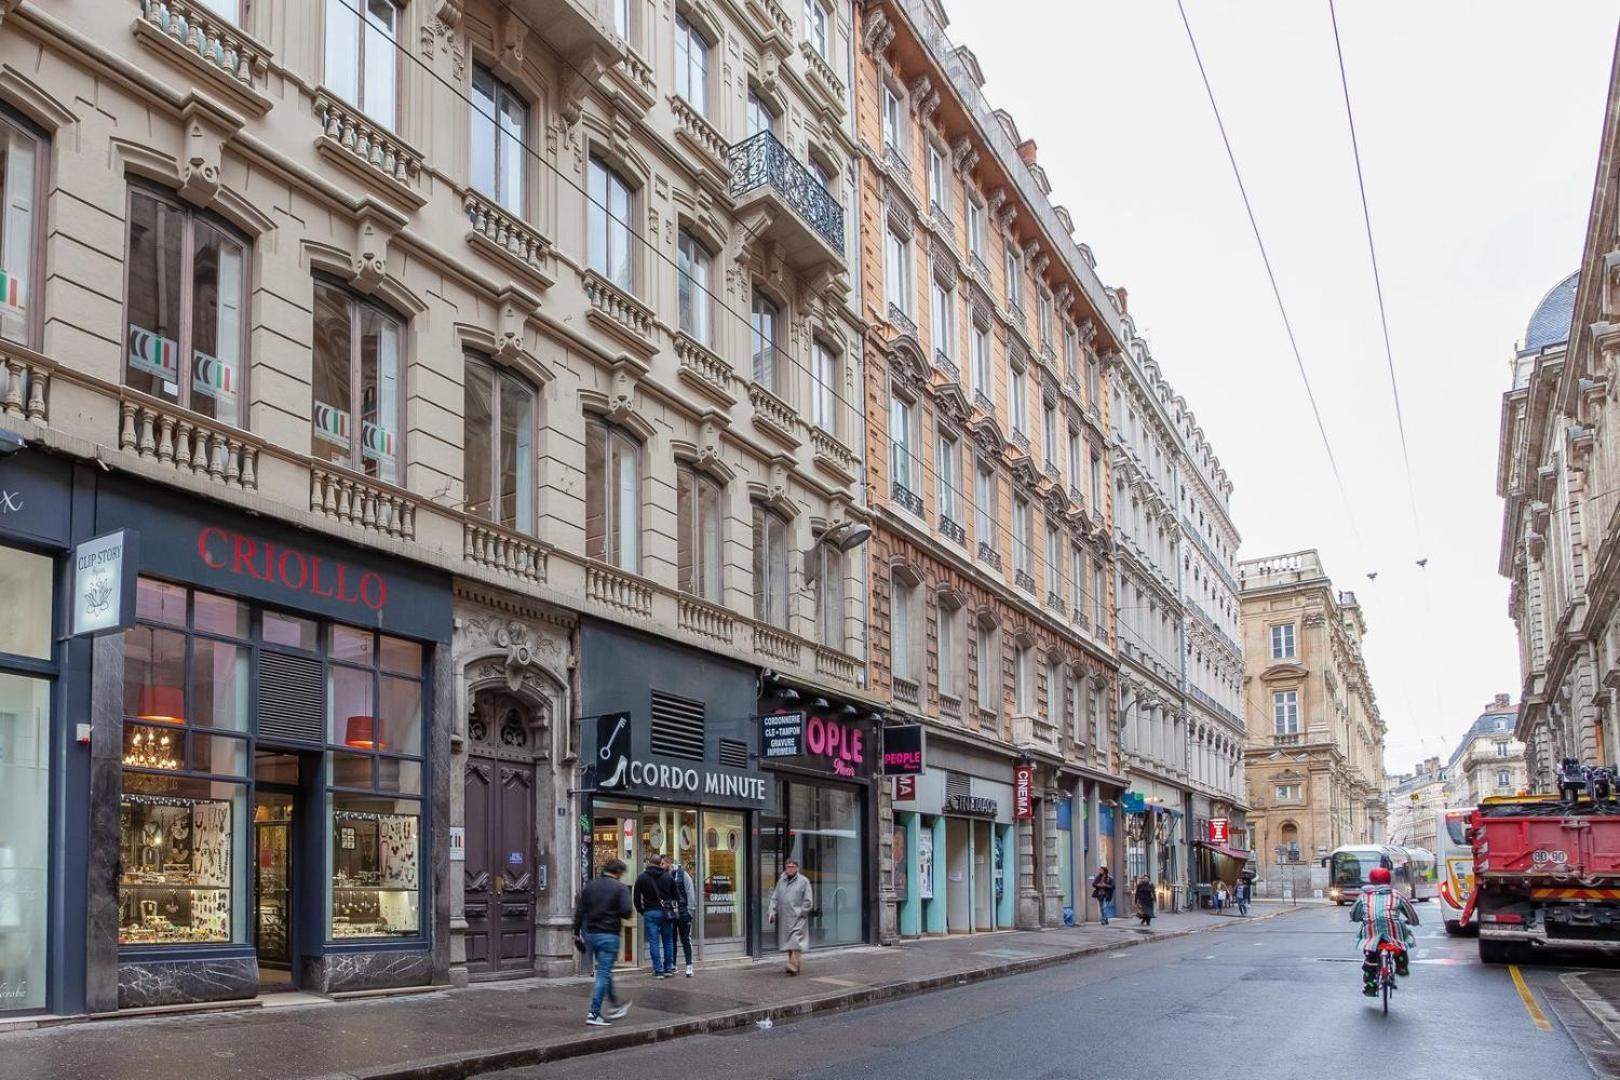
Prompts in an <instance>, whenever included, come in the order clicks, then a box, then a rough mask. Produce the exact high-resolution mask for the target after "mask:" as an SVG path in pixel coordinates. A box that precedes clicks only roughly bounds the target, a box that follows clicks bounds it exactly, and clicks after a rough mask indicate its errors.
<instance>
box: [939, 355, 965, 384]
mask: <svg viewBox="0 0 1620 1080" xmlns="http://www.w3.org/2000/svg"><path fill="white" fill-rule="evenodd" d="M934 367H935V368H936V369H937V370H938V371H939V372H940V373H941V374H943V375H945V376H946V377H947V378H949V379H950V380H951V382H954V383H959V382H961V381H962V371H961V369H960V368H958V367H957V366H956V361H954V360H952V359H951V358H950V357H949V356H947V355H945V350H944V349H935V350H934Z"/></svg>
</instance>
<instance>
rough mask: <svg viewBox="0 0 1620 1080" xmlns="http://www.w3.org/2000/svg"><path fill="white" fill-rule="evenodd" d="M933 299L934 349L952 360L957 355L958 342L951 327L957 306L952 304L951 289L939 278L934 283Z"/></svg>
mask: <svg viewBox="0 0 1620 1080" xmlns="http://www.w3.org/2000/svg"><path fill="white" fill-rule="evenodd" d="M932 299H933V304H932V305H931V307H932V314H933V326H932V331H933V337H934V348H935V350H936V351H938V352H939V353H941V354H943V355H944V356H945V358H946V359H950V358H951V357H953V356H955V355H956V342H955V341H954V340H953V338H954V337H955V335H954V334H953V333H952V330H953V327H952V325H951V324H952V322H953V321H954V317H955V314H956V312H955V310H954V308H955V305H954V304H952V302H951V300H952V296H951V290H950V287H949V286H947V285H944V284H942V283H941V282H940V280H939V279H938V278H935V279H934V281H933V285H932Z"/></svg>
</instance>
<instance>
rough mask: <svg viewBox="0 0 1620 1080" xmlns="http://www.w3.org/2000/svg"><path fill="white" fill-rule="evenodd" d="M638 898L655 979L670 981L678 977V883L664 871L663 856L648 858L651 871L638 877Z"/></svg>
mask: <svg viewBox="0 0 1620 1080" xmlns="http://www.w3.org/2000/svg"><path fill="white" fill-rule="evenodd" d="M634 898H635V905H636V911H637V912H639V913H640V915H641V921H642V926H643V928H644V929H645V930H646V932H647V953H648V956H649V958H650V959H651V960H652V969H653V977H654V978H657V979H667V978H669V977H671V976H672V975H674V974H675V884H674V882H673V881H671V880H670V876H669V875H668V874H667V873H665V872H664V860H663V856H661V855H657V854H654V855H652V856H651V857H649V858H648V860H647V869H645V870H643V871H642V872H641V874H640V876H639V877H637V878H636V888H635V893H634Z"/></svg>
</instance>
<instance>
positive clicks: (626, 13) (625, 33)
mask: <svg viewBox="0 0 1620 1080" xmlns="http://www.w3.org/2000/svg"><path fill="white" fill-rule="evenodd" d="M635 2H636V0H613V32H614V33H616V34H618V35H619V37H620V38H622V39H623V40H625V41H627V42H631V43H632V44H633V43H634V39H633V38H631V36H630V32H631V30H632V29H633V22H632V20H633V18H634V13H633V11H632V10H631V5H632V4H634V3H635Z"/></svg>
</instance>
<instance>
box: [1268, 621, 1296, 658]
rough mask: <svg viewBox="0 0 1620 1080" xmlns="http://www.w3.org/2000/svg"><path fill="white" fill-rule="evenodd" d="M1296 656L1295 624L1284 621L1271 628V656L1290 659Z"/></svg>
mask: <svg viewBox="0 0 1620 1080" xmlns="http://www.w3.org/2000/svg"><path fill="white" fill-rule="evenodd" d="M1293 656H1294V624H1293V623H1282V624H1281V625H1278V626H1273V627H1272V628H1271V658H1272V659H1273V660H1289V659H1293Z"/></svg>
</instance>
